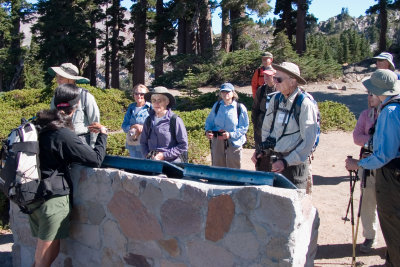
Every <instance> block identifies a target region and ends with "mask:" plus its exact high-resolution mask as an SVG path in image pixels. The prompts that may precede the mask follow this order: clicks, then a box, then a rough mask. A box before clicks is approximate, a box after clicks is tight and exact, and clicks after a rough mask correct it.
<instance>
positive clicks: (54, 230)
mask: <svg viewBox="0 0 400 267" xmlns="http://www.w3.org/2000/svg"><path fill="white" fill-rule="evenodd" d="M38 205H40V204H39V203H33V204H30V205H28V207H29V209H34V208H35V207H37V206H38ZM70 213H71V205H70V202H69V195H66V196H57V197H53V198H50V199H49V200H46V201H45V202H44V203H43V204H42V205H41V206H40V208H37V209H36V210H34V212H33V213H32V214H30V215H29V225H30V227H31V232H32V235H33V237H37V238H39V239H40V240H44V241H52V240H57V239H64V238H67V237H68V235H69V225H70V218H69V215H70Z"/></svg>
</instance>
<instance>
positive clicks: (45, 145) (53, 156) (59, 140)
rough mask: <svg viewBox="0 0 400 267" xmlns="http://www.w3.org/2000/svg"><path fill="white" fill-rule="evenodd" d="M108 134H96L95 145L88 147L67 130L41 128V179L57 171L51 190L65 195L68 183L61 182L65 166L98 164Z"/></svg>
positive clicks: (103, 155)
mask: <svg viewBox="0 0 400 267" xmlns="http://www.w3.org/2000/svg"><path fill="white" fill-rule="evenodd" d="M106 146H107V135H106V134H102V133H99V134H98V136H97V140H96V143H95V145H94V148H91V147H90V146H89V145H87V144H86V143H83V142H82V141H81V139H80V138H79V137H78V136H77V135H76V134H75V133H74V132H73V131H72V130H70V129H67V128H60V129H56V130H47V131H42V132H41V133H40V134H39V148H40V153H39V157H40V170H41V174H42V179H46V178H48V177H50V176H51V175H52V174H53V173H54V171H55V170H57V171H58V172H57V175H56V177H58V178H59V179H58V178H57V179H52V180H51V184H52V192H53V194H55V195H67V194H68V193H69V183H68V182H64V181H65V177H66V171H67V167H68V166H69V165H70V164H71V163H78V164H82V165H86V166H91V167H99V166H100V165H101V163H102V162H103V159H104V157H105V155H106Z"/></svg>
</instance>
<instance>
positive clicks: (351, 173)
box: [347, 156, 356, 267]
mask: <svg viewBox="0 0 400 267" xmlns="http://www.w3.org/2000/svg"><path fill="white" fill-rule="evenodd" d="M347 158H348V159H351V158H353V157H352V156H347ZM349 174H350V184H352V185H353V186H350V211H351V212H350V217H351V239H352V243H353V256H352V260H351V266H353V267H355V266H356V244H355V239H354V237H355V235H354V205H353V204H354V203H353V192H354V187H355V184H356V178H355V177H354V178H353V171H349ZM353 180H354V182H353V183H352V181H353Z"/></svg>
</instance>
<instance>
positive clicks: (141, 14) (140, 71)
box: [132, 0, 148, 86]
mask: <svg viewBox="0 0 400 267" xmlns="http://www.w3.org/2000/svg"><path fill="white" fill-rule="evenodd" d="M147 9H148V1H147V0H138V1H137V3H136V4H135V5H133V6H132V19H133V21H134V25H135V32H134V38H135V42H134V55H133V72H132V81H133V83H132V84H133V86H135V85H136V84H138V83H142V84H144V75H145V70H146V66H145V63H146V61H145V59H146V31H147V27H148V25H147Z"/></svg>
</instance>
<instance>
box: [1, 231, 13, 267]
mask: <svg viewBox="0 0 400 267" xmlns="http://www.w3.org/2000/svg"><path fill="white" fill-rule="evenodd" d="M13 242H14V239H13V235H12V234H0V245H5V244H9V243H13ZM10 246H11V245H10ZM0 266H2V267H12V266H13V264H12V255H11V252H8V251H1V252H0Z"/></svg>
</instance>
